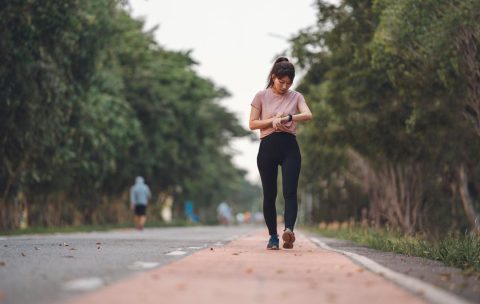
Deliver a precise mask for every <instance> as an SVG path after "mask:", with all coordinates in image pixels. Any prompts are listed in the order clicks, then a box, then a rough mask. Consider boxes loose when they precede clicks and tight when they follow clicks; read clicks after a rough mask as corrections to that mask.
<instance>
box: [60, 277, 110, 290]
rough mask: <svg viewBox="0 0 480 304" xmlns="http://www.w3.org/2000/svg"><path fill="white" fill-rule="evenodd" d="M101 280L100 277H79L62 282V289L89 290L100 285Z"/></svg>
mask: <svg viewBox="0 0 480 304" xmlns="http://www.w3.org/2000/svg"><path fill="white" fill-rule="evenodd" d="M103 285H104V283H103V280H102V279H100V278H95V277H92V278H80V279H76V280H72V281H69V282H67V283H65V284H63V289H66V290H71V291H90V290H94V289H97V288H99V287H102V286H103Z"/></svg>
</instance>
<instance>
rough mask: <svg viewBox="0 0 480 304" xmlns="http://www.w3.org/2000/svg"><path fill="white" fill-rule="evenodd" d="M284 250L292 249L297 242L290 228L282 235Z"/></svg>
mask: <svg viewBox="0 0 480 304" xmlns="http://www.w3.org/2000/svg"><path fill="white" fill-rule="evenodd" d="M282 240H283V248H285V249H292V248H293V242H295V233H293V231H292V230H290V229H289V228H286V229H285V231H284V232H283V235H282Z"/></svg>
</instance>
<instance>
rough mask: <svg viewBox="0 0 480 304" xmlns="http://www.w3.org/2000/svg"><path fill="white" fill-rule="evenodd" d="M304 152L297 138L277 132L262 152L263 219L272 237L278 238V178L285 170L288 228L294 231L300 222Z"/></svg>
mask: <svg viewBox="0 0 480 304" xmlns="http://www.w3.org/2000/svg"><path fill="white" fill-rule="evenodd" d="M301 161H302V160H301V156H300V149H299V148H298V144H297V140H296V138H295V135H293V134H290V133H285V132H275V133H272V134H270V135H268V136H267V137H265V138H263V139H262V141H261V142H260V149H259V150H258V156H257V166H258V171H259V172H260V178H261V179H262V187H263V216H264V217H265V222H266V224H267V227H268V232H269V234H270V235H276V234H277V209H276V207H275V199H276V198H277V174H278V165H280V166H282V182H283V185H282V186H283V198H284V199H285V213H284V220H285V228H289V229H291V230H292V231H293V226H295V220H296V219H297V209H298V205H297V186H298V177H299V175H300V166H301Z"/></svg>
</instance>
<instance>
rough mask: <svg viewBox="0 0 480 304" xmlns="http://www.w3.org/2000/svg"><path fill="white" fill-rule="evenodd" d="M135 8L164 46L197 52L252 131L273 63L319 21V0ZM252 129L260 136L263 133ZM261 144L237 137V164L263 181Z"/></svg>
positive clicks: (201, 68) (165, 0) (163, 0)
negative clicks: (253, 106)
mask: <svg viewBox="0 0 480 304" xmlns="http://www.w3.org/2000/svg"><path fill="white" fill-rule="evenodd" d="M130 9H131V14H132V16H133V17H135V18H142V19H144V20H145V29H150V28H152V27H153V26H155V25H158V29H157V30H156V32H155V38H156V41H157V42H158V44H159V45H161V46H163V47H165V48H166V49H168V50H173V51H186V50H191V56H192V57H193V59H194V60H195V61H197V62H198V63H199V64H198V66H197V67H195V70H196V71H197V72H198V74H199V75H200V76H202V77H205V78H208V79H210V80H212V81H213V82H214V83H215V84H216V85H217V86H219V87H224V88H226V89H227V90H228V91H229V92H230V93H231V95H232V96H231V97H229V98H226V99H224V100H222V101H221V104H222V105H223V106H224V107H226V108H227V109H228V110H229V111H230V112H232V113H235V115H236V117H237V118H238V119H239V122H240V124H241V125H242V126H243V127H244V128H246V129H248V120H249V115H250V103H251V101H252V99H253V97H254V96H255V94H256V93H257V92H258V91H259V90H262V89H263V88H265V85H266V78H267V76H268V72H269V71H270V68H271V66H272V63H273V61H274V60H275V58H276V57H277V56H279V55H284V54H285V53H286V51H287V50H288V49H289V43H288V38H291V37H292V36H294V35H295V34H296V33H298V32H299V31H300V30H301V29H304V28H306V27H308V26H311V25H313V24H314V23H315V20H316V9H315V7H314V0H296V1H292V0H243V1H226V0H130ZM298 74H301V71H298V70H297V75H298ZM299 78H300V77H296V79H295V82H294V84H293V87H292V88H295V85H296V84H297V83H298V80H299ZM307 103H308V100H307ZM252 132H254V133H255V134H256V135H257V138H258V136H259V133H258V132H259V131H258V130H256V131H252ZM258 145H259V141H251V140H249V139H247V138H244V139H236V140H233V141H232V147H231V150H232V152H233V155H234V159H233V161H234V163H235V165H236V166H237V167H239V168H242V169H245V170H247V172H248V174H247V179H248V180H250V181H251V182H255V183H259V182H260V177H259V175H258V170H257V165H256V156H257V152H258Z"/></svg>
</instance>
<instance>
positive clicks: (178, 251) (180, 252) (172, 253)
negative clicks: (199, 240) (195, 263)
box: [165, 250, 187, 255]
mask: <svg viewBox="0 0 480 304" xmlns="http://www.w3.org/2000/svg"><path fill="white" fill-rule="evenodd" d="M186 253H187V252H186V251H181V250H175V251H171V252H169V253H166V254H165V255H184V254H186Z"/></svg>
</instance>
